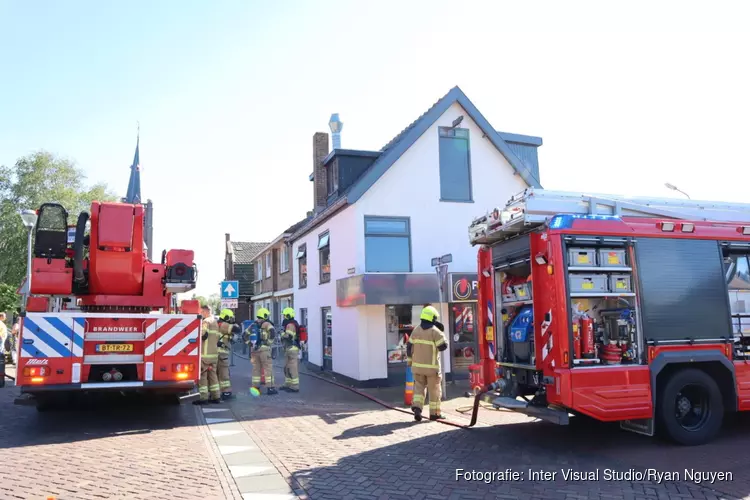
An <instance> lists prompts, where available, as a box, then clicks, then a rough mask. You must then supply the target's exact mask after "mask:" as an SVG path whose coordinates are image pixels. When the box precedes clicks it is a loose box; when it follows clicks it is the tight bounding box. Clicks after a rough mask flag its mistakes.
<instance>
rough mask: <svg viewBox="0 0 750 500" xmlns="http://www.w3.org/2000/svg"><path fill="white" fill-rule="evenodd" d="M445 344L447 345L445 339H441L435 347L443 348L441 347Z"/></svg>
mask: <svg viewBox="0 0 750 500" xmlns="http://www.w3.org/2000/svg"><path fill="white" fill-rule="evenodd" d="M443 344H445V340H443V339H440V340H438V341H437V342H435V345H436V346H441V345H443Z"/></svg>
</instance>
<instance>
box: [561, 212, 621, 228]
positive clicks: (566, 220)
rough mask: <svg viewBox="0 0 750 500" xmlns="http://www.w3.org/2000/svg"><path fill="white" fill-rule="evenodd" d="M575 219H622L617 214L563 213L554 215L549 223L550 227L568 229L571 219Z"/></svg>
mask: <svg viewBox="0 0 750 500" xmlns="http://www.w3.org/2000/svg"><path fill="white" fill-rule="evenodd" d="M576 219H584V220H622V219H620V217H619V216H617V215H581V214H564V215H555V216H554V217H552V220H551V221H550V223H549V227H550V229H570V228H571V227H573V221H574V220H576Z"/></svg>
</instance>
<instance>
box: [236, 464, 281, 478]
mask: <svg viewBox="0 0 750 500" xmlns="http://www.w3.org/2000/svg"><path fill="white" fill-rule="evenodd" d="M265 471H273V472H274V473H276V468H275V467H261V466H259V465H230V466H229V472H231V473H232V475H233V476H234V477H247V476H257V475H259V474H260V473H261V472H265Z"/></svg>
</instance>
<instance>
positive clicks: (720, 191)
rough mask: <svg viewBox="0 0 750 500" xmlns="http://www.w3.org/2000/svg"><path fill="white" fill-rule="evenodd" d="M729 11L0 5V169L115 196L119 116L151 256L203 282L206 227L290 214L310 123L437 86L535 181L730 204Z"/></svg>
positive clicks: (741, 53)
mask: <svg viewBox="0 0 750 500" xmlns="http://www.w3.org/2000/svg"><path fill="white" fill-rule="evenodd" d="M459 5H461V6H460V7H459ZM703 5H704V6H705V5H708V4H703ZM375 7H376V8H377V10H367V9H368V8H369V9H372V8H375ZM747 15H748V8H747V7H745V6H743V5H742V4H741V3H739V2H736V3H733V4H732V3H728V2H727V3H722V6H721V10H719V9H717V8H716V7H713V8H712V10H710V11H709V10H706V9H705V8H703V7H702V6H701V4H697V3H691V2H679V3H677V2H673V3H669V2H663V3H659V5H658V6H654V5H653V4H652V3H650V2H640V3H639V2H631V3H629V4H628V9H627V10H624V9H613V8H610V7H608V6H603V5H601V4H600V3H593V2H589V3H580V2H578V3H577V2H565V3H564V4H563V3H560V2H557V3H554V2H549V3H545V2H540V3H535V4H534V8H531V7H528V8H527V7H525V6H519V4H516V5H511V4H510V3H503V2H472V3H468V2H467V3H463V4H459V3H456V2H443V1H431V2H403V1H402V2H388V1H382V2H378V3H377V4H365V3H361V2H346V1H339V2H333V1H325V0H318V1H315V2H302V1H296V2H292V1H289V2H255V1H211V2H209V1H204V2H198V1H160V2H146V1H142V0H132V1H128V2H94V1H76V2H73V1H69V2H50V1H48V2H41V1H15V2H11V1H6V0H0V163H2V164H6V165H8V164H12V163H13V162H14V161H15V160H16V159H17V158H18V157H20V156H23V155H25V154H28V153H30V152H32V151H35V150H37V149H47V150H49V151H52V152H54V153H57V154H60V155H62V156H66V157H69V158H71V159H74V160H75V161H76V162H77V163H78V165H79V166H80V167H81V168H83V169H84V170H85V171H86V173H87V176H88V179H89V181H91V182H94V181H103V182H106V183H107V184H109V185H110V187H111V188H112V189H115V190H116V191H118V192H119V193H120V194H124V192H125V189H126V187H127V180H128V175H129V171H128V166H129V165H130V163H131V161H132V158H133V150H134V147H135V134H136V123H137V122H140V125H141V163H142V166H143V172H142V192H143V196H144V197H146V198H151V199H153V200H154V204H155V247H156V250H157V252H160V251H161V249H162V248H193V249H195V250H196V258H197V261H198V265H199V269H200V273H201V274H200V276H201V281H200V283H199V289H198V291H199V292H201V293H204V294H208V293H211V292H214V291H217V290H218V286H217V281H219V280H220V279H221V277H222V272H223V238H224V233H225V232H230V233H231V234H232V237H233V239H241V240H266V241H267V240H270V239H272V238H274V237H275V236H276V235H277V234H278V233H280V231H282V230H283V229H284V228H285V227H287V226H288V225H291V224H292V223H294V222H296V221H297V220H298V219H300V218H302V217H304V214H305V212H306V211H307V210H309V209H310V208H311V205H312V184H311V183H310V182H309V181H308V180H307V175H308V174H309V173H310V172H311V170H312V164H311V161H312V160H311V157H312V155H311V147H312V135H313V133H314V132H316V131H327V121H328V118H329V116H330V115H331V113H334V112H338V113H340V116H341V119H342V121H343V122H344V129H343V134H342V143H343V145H344V146H345V147H350V148H361V149H378V148H380V147H382V146H383V145H384V144H385V143H386V142H388V140H390V138H392V137H393V136H394V135H396V134H397V133H398V132H399V131H400V130H401V129H403V128H404V127H405V126H406V125H408V124H409V123H410V122H411V121H413V120H414V119H415V118H416V117H417V116H419V115H420V114H421V113H422V112H424V110H425V109H427V108H428V107H429V106H430V105H431V104H432V103H433V102H434V101H435V100H437V99H438V98H439V97H440V96H442V95H443V94H445V93H446V92H447V91H448V90H449V89H450V88H451V87H453V86H454V85H459V86H460V87H461V88H462V89H463V90H464V91H465V92H466V93H467V95H468V96H469V98H470V99H471V100H472V101H473V102H474V104H475V105H476V106H477V107H478V108H479V109H480V110H481V111H482V113H483V114H484V115H485V117H486V118H487V119H488V120H489V121H490V123H492V125H493V126H495V128H497V129H500V130H503V131H508V132H517V133H522V134H531V135H538V136H541V137H543V139H544V145H543V146H542V147H541V148H540V151H539V157H540V165H541V177H542V184H543V185H544V186H545V187H547V188H550V189H560V190H587V191H599V192H613V193H625V194H635V195H647V196H648V195H651V196H665V197H666V196H674V195H675V193H673V192H670V191H667V190H666V189H665V188H664V187H663V183H664V182H666V181H669V182H672V183H675V184H677V185H678V186H679V187H680V188H682V189H683V190H685V191H687V192H688V193H690V194H691V195H692V196H693V198H703V199H706V198H708V199H726V200H734V201H747V193H748V182H749V181H750V162H749V161H748V153H747V147H746V146H745V144H746V141H747V137H748V136H750V122H749V121H748V119H747V117H748V116H750V97H749V96H750V94H749V93H748V92H747V89H748V88H750V75H749V73H748V69H747V65H746V60H747V47H750V35H749V34H748V33H747V31H746V27H745V26H743V20H744V19H747ZM743 30H745V32H744V33H743ZM742 182H744V185H743V184H742ZM498 201H499V202H500V201H501V200H498ZM261 214H262V215H261ZM267 214H273V215H272V216H267ZM467 224H468V221H467Z"/></svg>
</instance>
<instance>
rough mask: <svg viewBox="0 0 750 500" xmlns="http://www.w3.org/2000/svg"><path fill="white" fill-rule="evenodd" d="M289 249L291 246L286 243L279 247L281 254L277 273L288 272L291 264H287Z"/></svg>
mask: <svg viewBox="0 0 750 500" xmlns="http://www.w3.org/2000/svg"><path fill="white" fill-rule="evenodd" d="M290 250H291V247H290V246H289V245H287V244H284V246H282V247H281V248H280V249H279V253H280V254H281V255H280V256H279V274H284V273H288V272H289V269H291V266H290V265H289V260H290V255H289V254H290Z"/></svg>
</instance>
